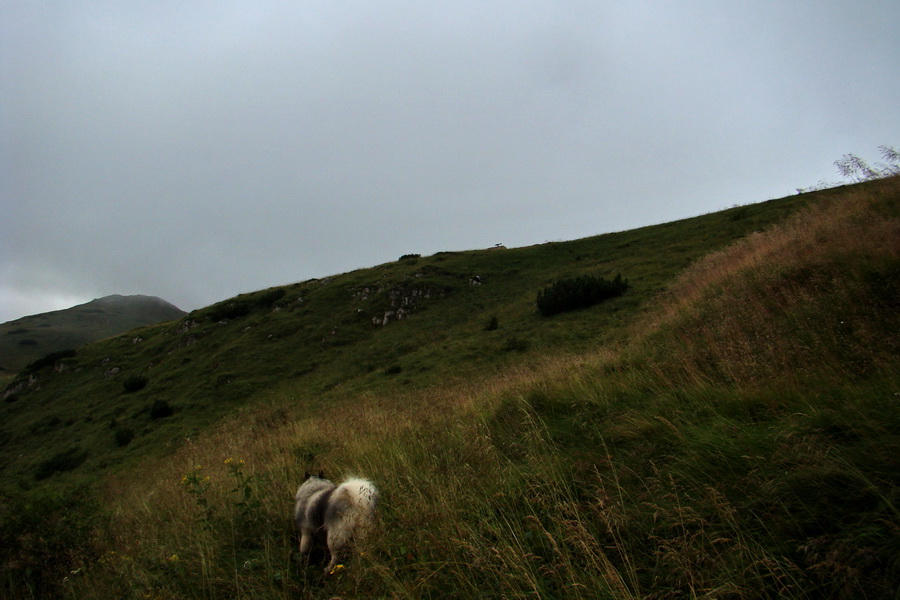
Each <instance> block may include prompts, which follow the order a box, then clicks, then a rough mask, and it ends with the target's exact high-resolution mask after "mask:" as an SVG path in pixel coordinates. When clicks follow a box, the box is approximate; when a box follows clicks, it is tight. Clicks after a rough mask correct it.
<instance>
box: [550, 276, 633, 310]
mask: <svg viewBox="0 0 900 600" xmlns="http://www.w3.org/2000/svg"><path fill="white" fill-rule="evenodd" d="M626 289H628V281H627V280H625V279H622V275H616V277H615V279H613V280H612V281H609V280H607V279H604V278H603V277H596V276H593V275H581V276H579V277H575V278H572V279H560V280H559V281H557V282H555V283H554V284H552V285H550V286H549V287H546V288H544V289H543V290H541V291H540V292H538V295H537V308H538V311H539V312H540V313H541V314H542V315H544V316H545V317H549V316H552V315H556V314H559V313H561V312H565V311H568V310H576V309H579V308H587V307H589V306H593V305H595V304H599V303H600V302H603V301H604V300H608V299H610V298H615V297H616V296H621V295H622V294H623V293H625V290H626Z"/></svg>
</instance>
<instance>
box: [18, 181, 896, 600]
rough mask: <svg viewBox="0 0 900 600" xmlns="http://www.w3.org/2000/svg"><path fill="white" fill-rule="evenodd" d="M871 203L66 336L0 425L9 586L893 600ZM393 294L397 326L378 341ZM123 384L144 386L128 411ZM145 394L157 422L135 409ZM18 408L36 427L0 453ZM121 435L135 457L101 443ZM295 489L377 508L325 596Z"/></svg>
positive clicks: (890, 445)
mask: <svg viewBox="0 0 900 600" xmlns="http://www.w3.org/2000/svg"><path fill="white" fill-rule="evenodd" d="M898 200H900V180H897V179H893V180H887V181H879V182H872V183H870V184H867V185H863V186H852V187H847V188H841V189H837V190H831V191H828V192H826V193H819V194H816V195H813V196H803V197H795V198H790V199H786V200H784V201H774V202H770V203H764V204H761V205H755V206H750V207H740V208H737V209H732V210H730V211H725V212H723V213H717V214H714V215H706V216H704V217H699V218H697V219H690V220H686V221H680V222H677V223H672V224H667V225H663V226H659V227H652V228H645V229H641V230H636V231H632V232H623V233H619V234H610V235H606V236H600V237H597V238H589V239H586V240H578V241H575V242H568V243H561V244H549V245H542V246H536V247H532V248H524V249H519V250H508V251H500V250H493V251H483V252H462V253H444V254H440V255H436V256H433V257H428V258H418V259H415V262H413V261H414V259H406V260H402V261H399V262H397V263H392V264H389V265H382V266H380V267H375V268H373V269H365V270H361V271H356V272H354V273H349V274H346V275H342V276H337V277H333V278H330V279H329V280H322V281H311V282H305V283H303V284H297V285H295V286H287V287H286V288H281V289H283V294H282V291H281V289H275V290H266V291H262V292H258V293H256V294H250V295H245V296H241V297H239V298H236V299H233V300H230V301H228V302H225V303H222V304H220V305H217V306H213V307H210V308H208V309H204V310H202V311H197V312H196V313H193V314H191V315H189V316H188V317H186V318H185V319H184V320H182V321H181V322H179V323H178V324H174V325H169V326H165V327H156V328H148V329H145V330H142V331H140V332H138V333H133V334H129V336H127V337H123V338H122V339H119V340H109V341H107V342H104V343H102V344H95V345H92V346H89V347H88V348H85V349H84V350H83V351H82V352H81V353H80V354H79V355H77V356H76V357H74V358H72V359H66V361H64V364H68V367H67V368H66V369H64V370H62V371H61V372H59V373H56V374H54V373H55V371H54V370H53V369H48V370H45V371H42V372H40V373H37V374H36V377H37V380H36V381H32V387H36V386H39V387H40V388H41V389H40V390H36V389H31V390H29V389H28V388H27V384H25V385H23V387H22V390H20V391H19V392H17V393H16V397H17V399H16V401H15V402H12V403H6V405H5V406H4V408H3V409H4V411H5V414H4V415H3V416H4V417H6V418H7V419H8V421H7V422H8V423H10V425H8V426H7V427H8V428H7V429H6V431H5V434H4V435H5V436H6V435H8V436H10V437H9V438H7V439H13V440H14V443H15V444H16V445H17V446H18V448H21V449H23V450H24V452H22V453H23V454H25V455H26V456H28V455H30V456H31V458H25V457H23V458H21V459H20V458H17V457H15V456H13V452H11V451H10V445H5V446H4V457H5V470H4V478H5V480H6V483H7V489H8V490H9V491H8V493H7V495H6V498H5V501H4V504H3V505H2V510H3V513H2V517H3V518H2V524H3V527H2V528H0V533H2V536H3V539H2V540H0V541H2V547H3V548H5V549H6V550H5V554H4V555H3V557H2V558H3V560H4V561H5V562H4V564H5V566H6V567H7V571H8V577H7V579H6V586H7V589H8V590H9V591H11V592H14V593H19V594H32V595H38V596H40V595H42V594H44V595H47V596H53V595H57V596H58V595H61V594H70V595H72V596H74V597H156V598H180V597H206V598H297V597H300V598H331V597H347V598H349V597H359V598H362V597H367V598H370V597H385V598H387V597H390V598H401V597H402V598H431V597H441V598H446V597H459V598H473V597H484V598H496V597H526V596H527V597H545V598H674V597H717V598H726V597H727V598H763V597H790V598H821V597H834V598H858V597H891V595H892V594H893V593H894V592H895V590H896V589H898V588H900V581H898V573H900V568H898V567H900V564H898V562H897V557H898V556H900V541H898V540H900V536H898V535H897V532H898V531H900V511H898V509H897V507H898V503H897V498H898V492H900V485H898V483H900V481H898V476H897V473H898V472H900V459H898V458H897V457H898V456H900V405H898V404H897V402H896V396H895V394H896V391H897V390H898V389H900V377H898V373H900V369H898V366H900V350H898V345H897V336H896V334H895V333H894V332H896V331H897V329H898V326H900V318H898V312H900V311H898V310H897V309H898V306H897V302H896V299H897V297H898V292H900V269H898V265H900V247H898V240H900V211H898V206H900V204H898ZM807 205H808V207H807V208H806V209H804V210H803V211H801V213H800V214H798V215H797V216H796V217H792V218H791V219H789V220H787V221H784V217H785V216H787V215H788V214H789V213H791V212H795V211H796V209H798V208H799V207H801V206H807ZM776 222H783V224H781V225H779V226H776V227H774V228H768V226H770V225H772V224H773V223H776ZM763 228H768V229H767V231H766V232H765V233H756V234H754V235H751V236H749V237H746V238H743V239H741V240H740V241H738V242H737V243H736V244H729V242H733V241H734V240H736V239H738V238H740V237H741V236H742V235H743V234H746V233H750V232H754V231H757V230H760V229H763ZM616 272H621V273H622V275H623V276H624V277H626V278H628V279H629V280H630V281H631V283H632V288H631V289H630V290H629V292H628V293H626V295H624V296H622V297H621V298H618V299H615V300H611V301H608V302H606V303H604V304H601V305H599V306H596V307H594V308H591V309H587V310H582V311H577V312H572V313H565V314H562V315H559V316H558V317H553V318H551V319H544V318H540V317H538V316H537V315H536V314H535V311H534V299H535V294H536V292H537V290H538V289H540V288H541V287H542V286H544V285H546V284H547V283H549V282H550V281H552V280H554V279H556V278H558V277H563V276H572V275H577V274H580V273H592V274H601V275H610V274H613V273H616ZM476 276H477V279H476ZM472 280H474V281H476V282H477V281H479V280H480V282H481V283H480V284H473V283H470V282H471V281H472ZM367 289H368V291H366V290H367ZM301 298H302V301H301V300H300V299H301ZM404 298H407V299H408V300H407V301H406V302H405V308H406V309H407V313H408V314H407V315H406V317H405V318H403V319H401V320H398V321H391V320H389V321H388V323H387V324H386V325H385V324H383V320H384V316H385V313H386V312H390V311H394V312H395V316H396V313H397V311H398V309H399V308H403V307H404V300H403V299H404ZM392 300H393V305H392ZM493 316H496V317H497V323H498V325H499V327H498V328H497V329H496V330H493V331H488V330H486V328H485V325H486V324H487V323H488V321H489V320H490V318H491V317H493ZM376 317H377V318H378V319H379V322H380V323H381V324H378V325H376V324H375V323H374V322H373V319H374V318H376ZM138 337H139V338H140V339H141V340H142V341H140V342H138V343H135V342H134V340H135V338H138ZM107 358H109V360H108V361H107V360H106V359H107ZM151 363H152V366H150V365H151ZM116 367H118V368H119V371H117V372H115V373H113V372H112V369H115V368H116ZM57 370H58V369H57ZM129 375H141V376H144V377H146V378H147V380H148V382H147V385H146V387H144V388H143V389H140V390H138V391H134V392H130V393H126V392H125V390H124V386H123V385H122V383H123V378H124V377H127V376H129ZM52 398H55V399H56V400H58V403H54V402H53V401H52V400H51V399H52ZM157 400H161V401H165V402H166V403H168V404H169V405H170V407H171V408H173V409H175V412H174V414H173V415H171V416H159V410H157V418H155V419H154V418H152V417H151V413H152V412H153V404H154V403H156V402H157ZM64 411H70V412H64ZM163 412H164V411H163ZM226 414H231V415H232V416H231V418H226V419H225V420H224V421H222V420H219V418H220V417H221V416H222V415H226ZM41 415H43V416H46V415H59V416H58V417H57V418H58V419H59V421H60V422H57V423H55V424H52V425H51V424H46V426H47V427H49V428H50V430H49V431H46V432H45V431H44V430H42V429H41V427H40V426H38V427H35V432H34V434H33V438H31V437H27V436H21V435H20V434H19V433H18V432H19V431H21V429H22V428H23V427H26V428H27V427H28V424H29V423H35V418H37V417H40V416H41ZM86 415H90V419H86V418H85V416H86ZM69 419H71V420H72V422H71V423H70V424H67V423H68V420H69ZM214 420H216V421H217V423H218V424H217V425H216V426H215V427H204V423H211V422H213V421H214ZM123 428H131V429H132V430H133V432H134V438H133V439H132V440H131V441H130V443H128V444H127V445H123V446H121V447H117V446H116V444H115V435H114V434H115V431H116V430H117V429H123ZM201 428H203V429H202V431H200V429H201ZM194 429H196V430H197V431H195V432H192V430H194ZM61 432H62V433H65V434H66V436H67V439H66V440H65V441H64V442H63V443H61V444H59V443H58V444H57V445H56V448H63V449H67V448H68V449H69V451H68V452H65V453H62V454H61V456H65V457H72V456H74V457H75V458H76V459H79V461H80V462H79V461H72V462H73V463H74V462H78V465H76V466H73V467H72V468H71V469H69V470H67V471H65V472H63V473H55V474H54V472H53V471H52V470H51V471H50V473H49V474H48V475H47V476H46V477H47V478H46V479H45V480H43V481H46V482H50V483H53V484H54V486H55V487H54V488H52V489H51V488H49V487H47V486H44V485H41V484H40V483H39V482H35V479H34V473H35V472H36V471H38V470H39V468H40V467H41V466H42V465H44V464H45V463H46V461H47V460H49V459H52V458H53V456H55V455H54V454H52V452H54V450H53V448H51V449H49V450H47V451H43V453H42V451H41V450H39V449H38V446H37V444H38V443H42V444H53V443H54V442H53V440H54V435H59V434H60V433H61ZM186 435H190V439H189V440H187V441H185V436H186ZM14 436H19V437H14ZM35 440H37V441H35ZM166 442H171V445H169V446H166ZM32 444H34V445H32ZM57 453H58V452H57ZM58 454H59V453H58ZM154 454H163V456H161V457H159V458H154V457H153V455H154ZM34 457H37V458H34ZM61 462H62V463H63V464H65V463H64V461H61ZM132 465H139V468H138V469H129V468H127V467H130V466H132ZM110 467H115V468H110ZM320 468H321V469H325V470H326V472H327V473H328V474H330V475H334V476H335V477H339V476H341V475H345V474H349V473H357V474H363V475H366V476H369V477H371V478H373V479H374V480H375V481H376V482H377V483H378V485H379V486H380V487H381V490H382V505H381V510H380V520H379V527H378V529H377V531H376V532H375V533H374V535H373V536H372V537H371V538H370V539H369V540H368V541H366V542H365V543H362V544H361V545H360V546H358V547H357V553H356V554H355V556H353V557H352V558H350V560H348V562H347V563H346V565H345V568H343V569H341V570H339V571H337V572H336V573H334V574H333V575H331V576H325V577H323V576H322V574H321V572H320V568H321V567H320V566H319V565H317V564H315V563H312V564H309V565H307V564H306V563H305V562H304V561H303V560H301V559H300V558H299V557H297V556H296V555H295V553H293V552H292V549H293V548H295V545H296V541H295V540H294V539H293V538H292V533H291V525H290V519H289V514H290V510H291V497H292V494H293V491H294V489H296V485H297V484H298V483H299V481H300V479H301V478H302V473H303V471H304V470H305V469H320ZM100 473H108V475H107V476H106V477H105V478H104V479H102V480H100V479H97V478H96V477H94V478H93V479H91V478H90V476H91V475H92V474H97V476H99V474H100ZM85 477H88V478H89V480H91V481H93V482H94V483H95V486H94V488H93V491H91V489H90V488H86V487H83V486H78V485H77V484H76V482H77V481H78V480H83V479H84V478H85ZM98 481H99V482H102V487H101V488H100V491H99V493H98V492H97V488H96V483H97V482H98ZM9 484H13V485H12V486H10V485H9ZM11 487H18V488H34V489H32V490H31V491H22V490H19V491H14V490H12V489H11Z"/></svg>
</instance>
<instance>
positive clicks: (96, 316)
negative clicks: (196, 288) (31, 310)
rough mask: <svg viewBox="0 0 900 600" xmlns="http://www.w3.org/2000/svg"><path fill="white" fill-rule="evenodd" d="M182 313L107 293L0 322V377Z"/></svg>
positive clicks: (159, 302) (154, 301) (154, 300)
mask: <svg viewBox="0 0 900 600" xmlns="http://www.w3.org/2000/svg"><path fill="white" fill-rule="evenodd" d="M185 314H187V313H186V312H185V311H183V310H181V309H180V308H178V307H177V306H175V305H174V304H171V303H170V302H168V301H166V300H164V299H162V298H159V297H157V296H147V295H142V294H134V295H121V294H112V295H109V296H103V297H101V298H95V299H94V300H91V301H89V302H84V303H82V304H77V305H75V306H71V307H69V308H64V309H60V310H54V311H48V312H43V313H36V314H32V315H26V316H24V317H19V318H17V319H13V320H11V321H7V322H6V323H2V324H0V376H2V375H7V376H8V375H13V374H15V373H17V372H18V371H19V370H21V369H22V368H23V367H25V366H26V365H27V364H28V363H30V362H32V361H34V360H36V359H38V358H40V357H42V356H45V355H47V354H50V353H52V352H59V351H61V350H67V349H71V348H76V347H79V346H82V345H84V344H87V343H89V342H93V341H96V340H100V339H103V338H106V337H109V336H112V335H117V334H119V333H124V332H126V331H128V330H130V329H134V328H136V327H141V326H144V325H152V324H155V323H159V322H163V321H170V320H173V319H178V318H180V317H182V316H184V315H185Z"/></svg>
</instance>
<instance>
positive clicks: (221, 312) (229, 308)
mask: <svg viewBox="0 0 900 600" xmlns="http://www.w3.org/2000/svg"><path fill="white" fill-rule="evenodd" d="M248 314H250V305H249V304H247V303H246V302H244V301H243V300H233V301H230V302H225V303H223V304H217V305H216V306H213V307H212V308H211V309H210V311H209V317H210V319H212V320H213V321H227V320H229V319H238V318H240V317H243V316H246V315H248Z"/></svg>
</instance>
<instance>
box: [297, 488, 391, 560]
mask: <svg viewBox="0 0 900 600" xmlns="http://www.w3.org/2000/svg"><path fill="white" fill-rule="evenodd" d="M294 500H295V501H296V504H295V505H294V523H295V525H296V526H297V533H298V534H299V535H300V554H306V553H308V552H309V550H310V548H311V547H312V544H313V541H314V539H324V541H325V543H326V545H327V546H328V552H329V554H330V555H331V560H330V561H329V563H328V566H327V567H326V568H325V571H326V572H331V570H332V569H333V568H334V567H335V565H337V563H338V560H340V557H341V555H342V553H343V551H344V549H345V548H346V547H347V544H348V543H349V542H350V540H351V539H352V538H354V537H359V536H360V535H362V534H363V533H365V529H366V528H368V527H369V526H370V524H371V522H372V517H373V516H374V514H375V506H376V504H377V503H378V490H377V489H375V486H374V485H373V484H372V482H371V481H368V480H366V479H359V478H355V477H354V478H350V479H347V480H345V481H344V482H343V483H341V484H340V485H335V484H334V483H332V482H331V481H328V480H327V479H324V478H323V475H322V473H319V476H318V477H316V476H309V474H307V479H306V481H305V482H303V485H301V486H300V488H299V489H298V490H297V494H296V496H295V497H294Z"/></svg>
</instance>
